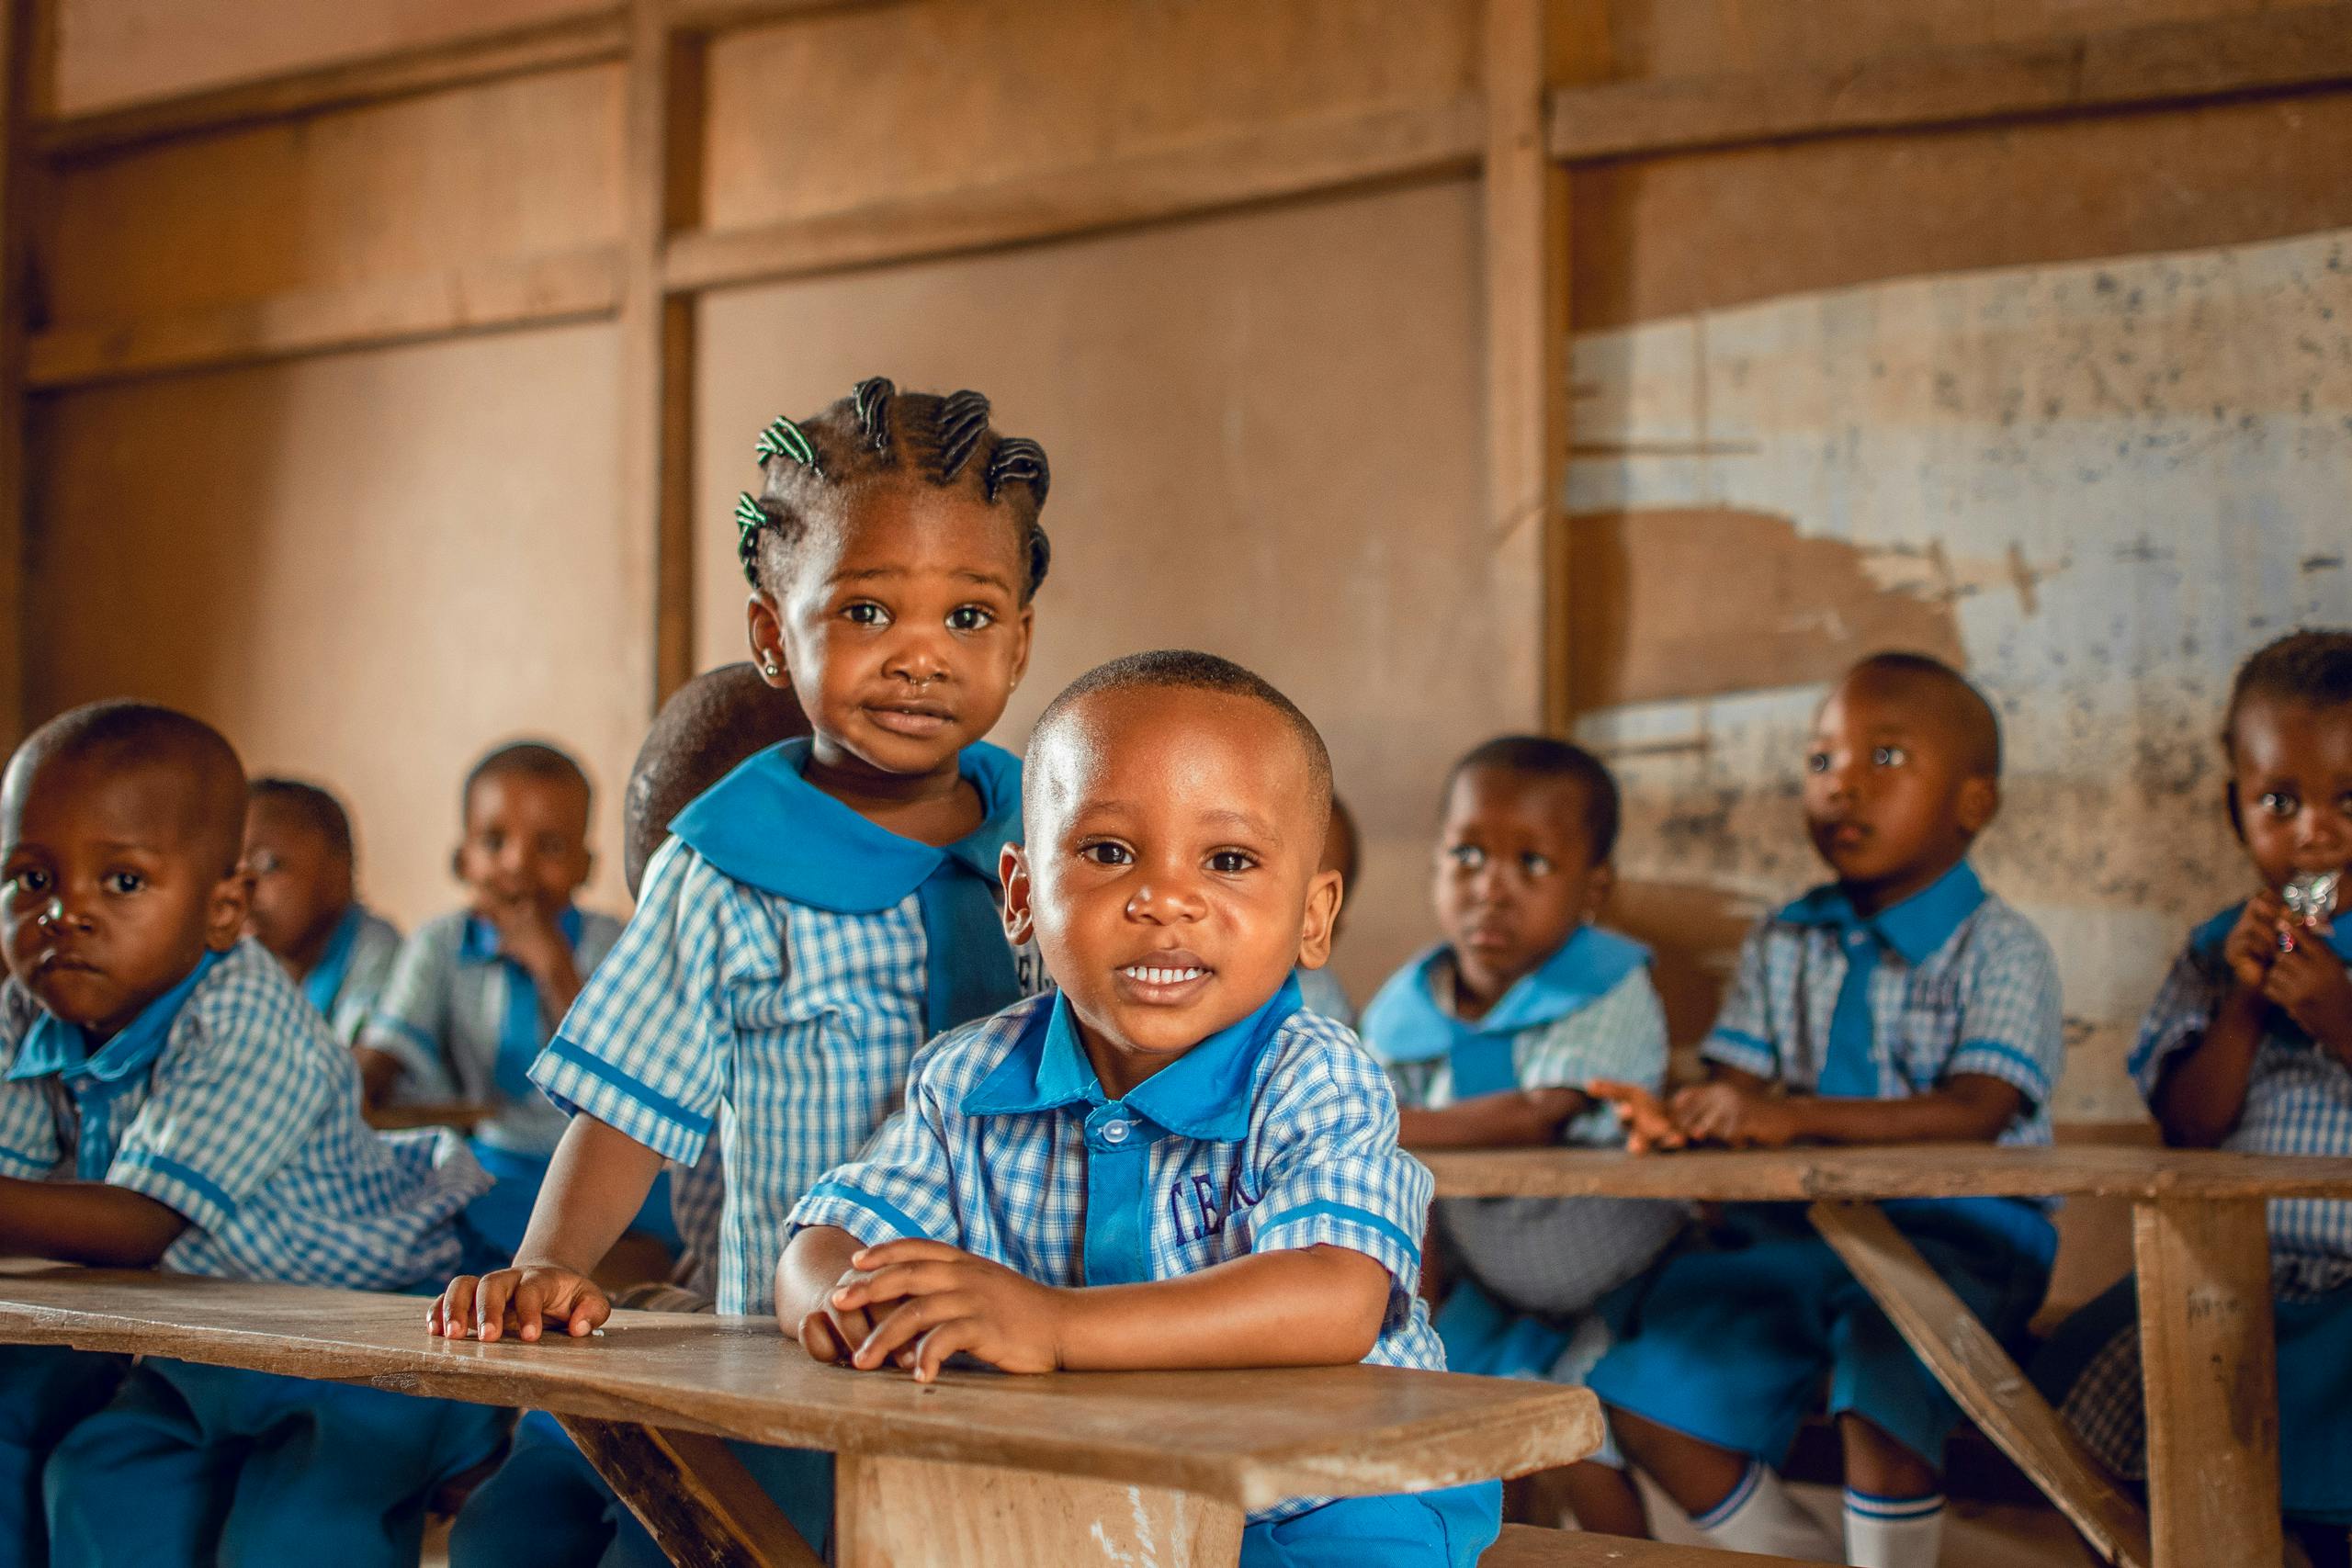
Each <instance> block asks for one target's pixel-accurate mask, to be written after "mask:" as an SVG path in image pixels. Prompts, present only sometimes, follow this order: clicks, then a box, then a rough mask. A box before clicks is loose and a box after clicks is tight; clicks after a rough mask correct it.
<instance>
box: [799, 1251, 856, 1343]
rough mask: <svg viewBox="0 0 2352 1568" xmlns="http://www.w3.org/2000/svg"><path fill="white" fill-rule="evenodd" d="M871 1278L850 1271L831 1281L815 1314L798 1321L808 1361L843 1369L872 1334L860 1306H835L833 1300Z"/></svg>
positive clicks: (854, 1270)
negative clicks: (830, 1286)
mask: <svg viewBox="0 0 2352 1568" xmlns="http://www.w3.org/2000/svg"><path fill="white" fill-rule="evenodd" d="M873 1277H874V1275H873V1271H872V1270H871V1269H854V1268H853V1269H847V1270H845V1271H844V1272H843V1273H842V1277H841V1278H840V1279H838V1280H834V1281H833V1288H832V1289H831V1290H830V1291H827V1292H825V1299H824V1301H823V1303H820V1305H819V1307H818V1309H817V1310H816V1311H815V1312H812V1313H810V1314H809V1315H808V1316H806V1317H804V1318H802V1319H801V1320H800V1348H802V1349H803V1350H806V1351H808V1352H809V1359H810V1360H812V1361H822V1362H824V1363H825V1364H826V1365H827V1366H831V1367H846V1366H851V1365H854V1362H853V1361H852V1360H851V1359H850V1358H851V1357H853V1356H854V1355H856V1354H857V1348H858V1347H859V1346H861V1345H863V1344H865V1340H866V1337H867V1336H868V1335H870V1334H872V1333H873V1332H874V1314H872V1313H869V1312H867V1311H866V1310H865V1308H864V1307H845V1306H840V1305H837V1304H835V1301H834V1298H835V1297H837V1296H839V1295H841V1294H842V1292H844V1291H846V1290H848V1289H849V1288H850V1287H851V1286H853V1285H861V1284H864V1283H865V1281H866V1280H870V1279H872V1278H873Z"/></svg>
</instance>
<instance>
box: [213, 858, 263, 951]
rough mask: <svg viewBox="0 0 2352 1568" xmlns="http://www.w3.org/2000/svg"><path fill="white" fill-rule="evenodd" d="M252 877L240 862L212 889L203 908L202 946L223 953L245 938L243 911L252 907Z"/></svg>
mask: <svg viewBox="0 0 2352 1568" xmlns="http://www.w3.org/2000/svg"><path fill="white" fill-rule="evenodd" d="M253 896H254V879H253V874H252V873H250V872H248V871H247V870H246V869H245V863H244V862H243V861H242V860H241V861H239V862H238V863H237V864H236V867H235V869H234V870H232V871H231V872H230V873H229V874H228V875H226V876H224V877H222V878H221V879H220V881H218V882H216V883H214V884H213V885H212V892H211V895H210V897H209V898H208V899H207V900H206V903H205V908H204V945H205V946H207V947H209V948H210V949H211V950H212V951H213V952H215V953H226V952H228V951H229V950H230V949H231V948H232V947H234V946H236V945H237V938H238V937H240V936H242V935H243V934H244V929H245V911H246V909H247V908H251V907H252V904H253Z"/></svg>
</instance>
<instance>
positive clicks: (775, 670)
mask: <svg viewBox="0 0 2352 1568" xmlns="http://www.w3.org/2000/svg"><path fill="white" fill-rule="evenodd" d="M760 670H761V671H762V673H763V674H765V675H766V676H767V678H768V679H769V680H771V681H773V680H775V678H776V677H777V676H779V675H781V674H783V673H784V667H783V666H782V665H780V664H778V663H777V662H776V661H775V660H773V659H771V660H768V661H767V662H766V663H765V664H763V665H761V666H760Z"/></svg>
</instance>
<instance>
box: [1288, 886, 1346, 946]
mask: <svg viewBox="0 0 2352 1568" xmlns="http://www.w3.org/2000/svg"><path fill="white" fill-rule="evenodd" d="M1346 896H1347V893H1346V889H1345V888H1343V887H1342V886H1340V874H1339V873H1338V872H1336V871H1318V872H1317V873H1316V874H1315V877H1314V880H1313V881H1311V882H1309V883H1308V884H1307V885H1306V925H1305V926H1304V927H1303V928H1302V929H1301V930H1300V931H1299V937H1298V962H1299V963H1301V964H1305V965H1306V967H1307V968H1309V969H1320V968H1322V967H1323V965H1324V964H1325V963H1326V962H1328V961H1329V958H1330V956H1331V928H1332V927H1334V926H1336V925H1337V924H1339V920H1340V900H1341V899H1342V898H1344V897H1346Z"/></svg>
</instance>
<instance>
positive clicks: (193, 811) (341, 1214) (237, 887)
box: [0, 703, 501, 1568]
mask: <svg viewBox="0 0 2352 1568" xmlns="http://www.w3.org/2000/svg"><path fill="white" fill-rule="evenodd" d="M245 815H246V791H245V779H244V773H243V769H242V768H241V767H240V766H239V765H238V762H237V757H236V753H235V752H234V751H232V750H231V749H230V747H229V743H228V742H227V741H226V740H224V739H221V738H220V735H219V734H218V733H217V732H216V731H214V730H213V729H212V728H210V727H209V726H207V725H204V724H202V723H199V722H198V720H196V719H193V718H190V717H188V716H187V715H185V714H180V713H175V712H173V711H172V710H170V709H168V708H159V707H151V706H148V705H143V704H137V703H103V704H97V705H92V706H89V707H84V708H77V709H75V710H74V711H73V712H71V713H68V714H66V715H64V716H62V717H59V718H56V719H53V720H51V722H50V723H48V724H46V725H44V726H42V727H41V728H40V729H39V730H37V731H35V732H34V734H33V735H32V737H31V738H30V739H28V740H27V741H26V742H25V744H24V745H23V746H21V747H19V748H18V749H17V753H16V755H15V757H14V758H12V759H11V760H10V761H9V763H8V768H7V772H6V777H5V779H0V840H4V842H0V852H5V855H6V862H5V864H6V883H5V885H0V921H5V930H6V957H7V966H8V974H9V979H8V981H7V984H6V986H5V987H0V1257H15V1258H53V1259H57V1260H60V1261H64V1262H72V1263H83V1264H89V1265H93V1266H96V1267H100V1268H114V1269H151V1268H158V1267H160V1268H164V1269H172V1270H175V1271H176V1272H181V1273H188V1274H203V1275H211V1276H215V1277H218V1278H222V1279H234V1280H281V1281H285V1282H287V1283H292V1284H315V1285H334V1286H341V1287H344V1288H347V1289H353V1290H378V1291H388V1290H403V1289H410V1288H413V1287H414V1286H416V1285H417V1284H419V1283H420V1282H422V1281H423V1280H426V1279H428V1278H432V1277H435V1276H437V1275H439V1274H440V1273H442V1272H445V1271H446V1270H447V1269H449V1268H450V1267H451V1265H452V1264H453V1263H454V1262H456V1261H458V1254H459V1241H458V1225H457V1224H456V1220H457V1216H458V1212H459V1211H460V1210H461V1209H462V1208H463V1207H464V1206H465V1205H466V1203H467V1201H469V1199H471V1198H472V1197H474V1196H475V1195H476V1194H477V1193H479V1192H481V1190H483V1189H484V1188H485V1187H487V1186H488V1185H489V1181H488V1179H487V1178H486V1177H484V1176H483V1174H482V1172H481V1169H480V1168H478V1167H477V1166H476V1165H475V1164H474V1162H473V1161H472V1160H471V1159H470V1158H469V1157H467V1156H466V1153H465V1150H464V1147H463V1145H460V1144H459V1143H458V1141H457V1140H456V1139H455V1138H454V1137H452V1136H450V1135H449V1134H441V1133H434V1132H424V1131H420V1132H416V1133H411V1134H399V1135H393V1136H386V1135H383V1134H377V1133H375V1132H372V1131H370V1130H369V1129H368V1126H367V1125H366V1123H365V1122H362V1121H361V1119H360V1113H359V1080H358V1074H357V1072H356V1069H355V1068H354V1066H353V1064H352V1059H351V1055H350V1053H349V1052H348V1051H347V1050H346V1049H345V1047H344V1045H343V1043H342V1042H340V1041H338V1040H337V1039H335V1038H334V1034H333V1033H332V1032H330V1031H329V1030H328V1028H327V1026H326V1024H325V1022H324V1021H322V1019H321V1018H320V1016H319V1014H318V1013H317V1011H316V1010H314V1009H312V1008H311V1006H310V1005H309V1004H307V1003H306V1002H305V1001H304V1000H303V999H302V996H301V994H300V992H299V991H297V990H296V989H295V988H294V987H293V985H292V983H291V982H290V981H289V980H288V978H287V976H286V971H285V969H284V968H283V967H282V966H281V965H280V964H278V962H277V960H276V959H274V958H272V957H271V956H270V955H269V954H268V953H266V952H265V951H264V950H263V949H262V948H261V947H260V946H259V945H257V944H255V943H254V942H240V941H239V940H238V933H239V931H240V930H241V929H242V928H243V924H244V919H245V879H244V876H243V873H242V871H241V869H240V866H239V861H240V857H241V853H242V840H243V824H244V820H245ZM125 1367H126V1363H125V1361H124V1360H123V1359H121V1358H116V1357H106V1356H91V1355H85V1354H83V1353H80V1352H77V1351H73V1350H67V1349H62V1348H6V1349H0V1559H5V1560H6V1562H10V1563H16V1564H39V1563H40V1562H42V1561H43V1560H44V1552H45V1551H46V1553H47V1557H48V1560H50V1561H53V1562H56V1563H58V1564H60V1565H61V1568H67V1565H80V1564H90V1565H94V1568H95V1565H119V1564H125V1563H137V1564H140V1565H141V1568H157V1565H161V1568H174V1565H178V1564H186V1565H187V1568H196V1565H197V1564H199V1563H202V1564H209V1563H211V1562H214V1561H215V1560H216V1558H217V1559H218V1560H219V1561H222V1562H332V1563H334V1564H336V1565H337V1568H393V1565H394V1564H402V1565H413V1563H414V1562H416V1559H417V1551H418V1545H419V1540H420V1539H421V1537H422V1533H423V1529H424V1503H425V1499H426V1497H427V1496H428V1495H430V1494H431V1492H432V1491H433V1490H434V1488H435V1487H436V1486H438V1485H439V1484H440V1483H442V1482H443V1481H445V1480H447V1478H449V1477H450V1476H452V1475H454V1474H456V1473H457V1472H460V1471H462V1470H464V1469H466V1468H469V1466H471V1465H474V1464H477V1463H479V1462H481V1461H484V1460H486V1459H487V1458H488V1457H489V1456H490V1455H491V1454H492V1452H493V1451H495V1450H496V1448H497V1446H498V1442H499V1438H500V1432H499V1427H500V1424H501V1423H500V1417H499V1416H498V1413H497V1412H495V1411H492V1410H488V1409H484V1408H481V1407H479V1406H472V1405H461V1404H447V1403H445V1402H442V1401H437V1400H423V1399H413V1398H410V1397H408V1396H406V1395H402V1394H396V1393H385V1392H382V1391H380V1390H377V1389H369V1388H363V1387H358V1386H353V1385H339V1384H338V1385H330V1384H323V1383H318V1382H305V1381H302V1380H300V1379H293V1378H280V1377H274V1376H270V1375H268V1374H266V1373H260V1372H246V1371H230V1370H226V1369H221V1368H217V1367H200V1366H192V1365H187V1364H185V1363H181V1362H176V1361H170V1360H164V1359H159V1358H153V1357H149V1358H145V1359H141V1360H140V1361H138V1362H137V1363H136V1364H135V1365H130V1366H129V1367H128V1370H127V1371H126V1370H125ZM118 1380H119V1386H116V1385H117V1383H118ZM109 1390H111V1399H110V1401H109V1398H108V1395H109ZM99 1404H104V1408H102V1409H96V1412H95V1414H91V1413H90V1412H91V1411H92V1410H93V1408H94V1406H96V1405H99ZM77 1418H78V1419H77ZM44 1459H46V1461H47V1463H46V1470H47V1476H46V1482H47V1510H46V1512H47V1521H46V1534H47V1536H48V1545H47V1546H46V1548H44V1545H43V1540H42V1538H43V1535H44V1524H43V1518H42V1469H43V1461H44Z"/></svg>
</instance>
